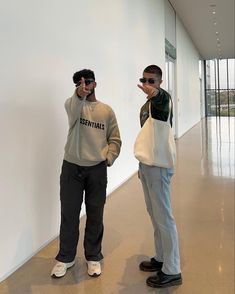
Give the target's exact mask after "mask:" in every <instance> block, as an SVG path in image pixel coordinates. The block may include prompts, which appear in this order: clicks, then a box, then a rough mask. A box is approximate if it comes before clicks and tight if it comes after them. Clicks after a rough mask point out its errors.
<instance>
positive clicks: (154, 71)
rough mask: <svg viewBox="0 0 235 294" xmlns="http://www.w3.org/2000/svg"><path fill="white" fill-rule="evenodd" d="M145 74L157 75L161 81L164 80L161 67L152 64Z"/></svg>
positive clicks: (145, 70)
mask: <svg viewBox="0 0 235 294" xmlns="http://www.w3.org/2000/svg"><path fill="white" fill-rule="evenodd" d="M144 72H147V73H152V74H155V75H157V76H158V77H159V78H160V79H162V70H161V68H160V67H159V66H157V65H155V64H151V65H149V66H147V67H146V68H145V69H144Z"/></svg>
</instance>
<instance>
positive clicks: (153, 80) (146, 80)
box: [140, 78, 156, 84]
mask: <svg viewBox="0 0 235 294" xmlns="http://www.w3.org/2000/svg"><path fill="white" fill-rule="evenodd" d="M140 82H141V83H143V84H145V83H147V82H148V83H149V84H154V83H155V82H156V80H155V79H153V78H150V79H146V78H140Z"/></svg>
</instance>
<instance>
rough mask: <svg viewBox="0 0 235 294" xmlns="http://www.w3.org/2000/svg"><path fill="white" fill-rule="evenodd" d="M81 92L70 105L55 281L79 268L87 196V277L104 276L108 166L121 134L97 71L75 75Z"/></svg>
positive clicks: (67, 107) (53, 273) (85, 237)
mask: <svg viewBox="0 0 235 294" xmlns="http://www.w3.org/2000/svg"><path fill="white" fill-rule="evenodd" d="M73 81H74V83H75V85H76V90H75V92H74V94H73V96H72V97H71V98H69V99H67V100H66V102H65V109H66V111H67V115H68V123H69V131H68V137H67V143H66V145H65V154H64V160H63V165H62V171H61V176H60V200H61V225H60V248H59V252H58V254H57V256H56V260H57V263H56V265H55V266H54V268H53V270H52V272H51V276H52V277H54V278H60V277H63V276H64V275H65V274H66V271H67V269H68V268H70V267H71V266H73V265H74V263H75V256H76V249H77V244H78V239H79V216H80V211H81V205H82V202H83V195H84V200H85V206H86V216H87V220H86V228H85V236H84V250H85V257H86V261H87V268H88V274H89V275H90V276H92V277H96V276H99V275H100V274H101V264H100V261H101V260H102V259H103V255H102V252H101V243H102V238H103V210H104V204H105V200H106V186H107V166H111V165H112V164H113V163H114V161H115V159H116V158H117V157H118V155H119V153H120V148H121V139H120V133H119V129H118V125H117V120H116V117H115V114H114V112H113V110H112V109H111V107H109V106H108V105H106V104H104V103H102V102H100V101H98V100H97V99H96V95H95V88H96V81H95V74H94V72H93V71H92V70H89V69H83V70H81V71H78V72H76V73H75V74H74V75H73Z"/></svg>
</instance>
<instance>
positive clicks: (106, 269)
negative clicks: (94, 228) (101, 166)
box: [0, 118, 234, 294]
mask: <svg viewBox="0 0 235 294" xmlns="http://www.w3.org/2000/svg"><path fill="white" fill-rule="evenodd" d="M177 148H178V166H177V171H176V174H175V176H174V177H173V181H172V203H173V209H174V215H175V218H176V222H177V226H178V231H179V239H180V252H181V263H182V274H183V285H182V286H179V287H171V288H166V289H160V290H158V289H152V288H149V287H147V286H146V285H145V280H146V278H147V277H148V276H149V274H148V273H144V272H141V271H139V270H138V264H139V262H140V261H142V260H143V259H145V258H147V257H148V256H152V255H153V254H154V251H153V236H152V235H153V232H152V226H151V223H150V220H149V217H148V215H147V212H146V209H145V203H144V199H143V194H142V189H141V185H140V182H139V180H138V178H137V176H136V175H134V176H133V177H132V178H131V179H129V180H128V181H127V182H126V183H125V184H124V185H122V186H121V187H120V188H119V189H117V190H116V191H115V192H113V193H112V194H111V195H110V196H109V198H108V200H107V204H106V210H105V236H104V242H103V253H104V255H105V260H104V263H103V272H102V275H101V276H100V277H99V278H95V279H94V278H90V277H88V276H87V274H86V265H85V262H84V256H83V250H82V242H81V241H80V243H79V248H78V256H77V259H76V265H75V266H74V267H73V268H71V269H70V270H69V271H68V273H67V275H66V276H65V277H64V278H62V279H56V280H55V279H51V278H50V271H51V268H52V266H53V265H54V256H55V254H56V252H57V248H58V240H57V239H56V240H54V241H53V242H52V243H51V244H49V245H48V246H47V247H46V248H44V249H43V250H42V251H41V252H39V253H38V254H37V255H36V256H35V257H33V258H32V259H31V260H30V261H29V262H27V263H26V264H25V265H24V266H22V267H21V268H20V269H19V270H17V271H16V272H15V273H14V274H12V275H11V276H10V277H9V278H8V279H6V280H5V281H3V282H2V283H1V284H0V293H1V294H3V293H4V294H18V293H19V294H28V293H33V294H50V293H53V294H60V293H65V294H75V293H76V294H77V293H80V294H82V293H86V294H93V293H95V294H114V293H120V294H132V293H136V294H138V293H139V294H144V293H161V294H163V293H164V294H165V293H177V294H233V293H234V118H233V119H232V118H231V119H230V120H229V119H228V118H221V119H216V118H211V119H208V120H203V121H202V122H201V123H199V124H197V125H196V126H195V127H194V128H192V129H191V130H190V131H188V132H187V133H186V134H185V135H184V136H183V137H182V138H180V139H179V140H178V142H177ZM84 221H85V217H83V218H82V220H81V231H82V232H83V229H84ZM82 239H83V234H82V235H81V239H80V240H82Z"/></svg>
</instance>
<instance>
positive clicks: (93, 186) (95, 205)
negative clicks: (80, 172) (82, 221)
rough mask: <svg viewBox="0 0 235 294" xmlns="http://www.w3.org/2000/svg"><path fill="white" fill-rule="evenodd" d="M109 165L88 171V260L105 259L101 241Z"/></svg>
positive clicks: (86, 237) (86, 253) (86, 238)
mask: <svg viewBox="0 0 235 294" xmlns="http://www.w3.org/2000/svg"><path fill="white" fill-rule="evenodd" d="M106 187H107V167H106V165H105V163H103V164H101V165H98V166H97V167H94V168H93V169H92V170H90V171H89V172H88V175H87V177H86V182H85V204H86V217H87V219H86V228H85V236H84V249H85V257H86V259H87V260H94V261H99V260H101V259H103V255H102V252H101V243H102V239H103V232H104V225H103V212H104V205H105V201H106Z"/></svg>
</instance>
